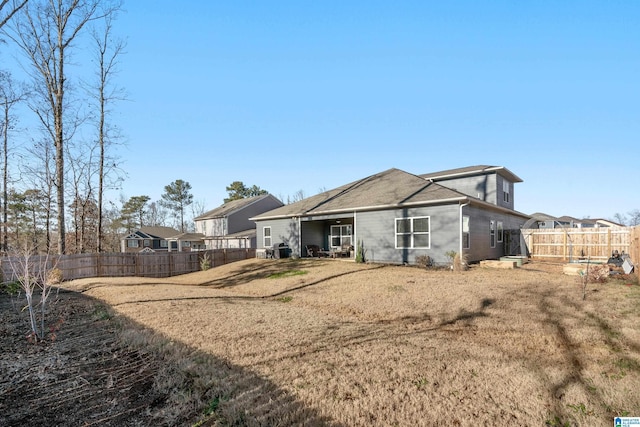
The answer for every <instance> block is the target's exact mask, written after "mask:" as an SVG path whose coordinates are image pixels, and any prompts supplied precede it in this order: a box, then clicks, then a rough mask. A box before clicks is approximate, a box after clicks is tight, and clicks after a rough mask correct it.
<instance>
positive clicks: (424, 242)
mask: <svg viewBox="0 0 640 427" xmlns="http://www.w3.org/2000/svg"><path fill="white" fill-rule="evenodd" d="M413 247H414V248H428V247H429V235H428V234H414V236H413Z"/></svg>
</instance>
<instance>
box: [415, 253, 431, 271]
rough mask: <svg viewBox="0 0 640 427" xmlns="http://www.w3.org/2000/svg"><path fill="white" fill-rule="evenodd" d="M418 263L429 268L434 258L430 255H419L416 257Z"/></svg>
mask: <svg viewBox="0 0 640 427" xmlns="http://www.w3.org/2000/svg"><path fill="white" fill-rule="evenodd" d="M416 264H418V265H419V266H420V267H424V268H429V267H431V266H432V265H433V260H432V259H431V257H430V256H429V255H418V256H417V257H416Z"/></svg>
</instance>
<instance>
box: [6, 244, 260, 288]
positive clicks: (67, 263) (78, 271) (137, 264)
mask: <svg viewBox="0 0 640 427" xmlns="http://www.w3.org/2000/svg"><path fill="white" fill-rule="evenodd" d="M205 256H206V257H208V258H209V260H210V265H211V267H217V266H220V265H224V264H228V263H230V262H235V261H240V260H243V259H249V258H255V256H256V250H255V249H251V248H248V249H247V248H238V249H213V250H207V251H197V252H196V251H194V252H161V253H158V252H152V253H95V254H75V255H49V256H45V255H34V256H31V257H30V258H29V259H28V260H27V259H26V258H25V257H20V256H11V257H3V258H1V259H0V269H1V270H2V280H3V281H13V280H15V279H16V278H17V277H18V276H19V275H22V274H23V273H22V271H23V270H24V268H25V265H28V266H29V268H30V269H31V271H32V274H34V273H35V274H38V273H39V272H41V271H48V270H50V269H52V268H57V269H59V270H60V271H61V272H62V276H63V278H64V280H73V279H81V278H85V277H124V276H139V277H170V276H176V275H179V274H185V273H192V272H194V271H200V269H201V268H200V261H201V260H202V258H203V257H205Z"/></svg>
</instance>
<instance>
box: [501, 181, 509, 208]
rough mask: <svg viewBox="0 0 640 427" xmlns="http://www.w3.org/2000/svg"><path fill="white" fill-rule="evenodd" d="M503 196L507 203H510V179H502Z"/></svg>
mask: <svg viewBox="0 0 640 427" xmlns="http://www.w3.org/2000/svg"><path fill="white" fill-rule="evenodd" d="M502 198H503V200H504V202H505V203H509V201H510V194H509V181H502Z"/></svg>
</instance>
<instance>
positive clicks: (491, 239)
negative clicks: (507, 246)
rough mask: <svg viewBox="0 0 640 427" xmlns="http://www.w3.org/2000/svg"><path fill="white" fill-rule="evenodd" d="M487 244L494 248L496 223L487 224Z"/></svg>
mask: <svg viewBox="0 0 640 427" xmlns="http://www.w3.org/2000/svg"><path fill="white" fill-rule="evenodd" d="M489 242H490V243H491V247H492V248H495V247H496V222H495V221H493V220H492V221H490V222H489Z"/></svg>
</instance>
